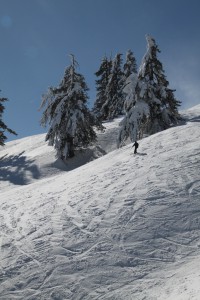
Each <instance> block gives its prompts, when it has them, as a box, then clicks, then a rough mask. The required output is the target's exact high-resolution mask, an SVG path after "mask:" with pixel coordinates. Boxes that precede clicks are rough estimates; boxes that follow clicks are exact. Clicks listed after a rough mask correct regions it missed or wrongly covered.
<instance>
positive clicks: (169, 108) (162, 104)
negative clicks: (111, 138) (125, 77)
mask: <svg viewBox="0 0 200 300" xmlns="http://www.w3.org/2000/svg"><path fill="white" fill-rule="evenodd" d="M146 39H147V52H146V54H145V56H144V58H143V60H142V64H141V66H140V70H139V74H138V79H137V82H136V80H135V78H134V77H132V78H130V83H129V85H128V86H127V87H126V88H125V93H126V102H125V110H126V116H125V118H124V120H123V121H122V123H121V125H122V127H121V130H120V134H119V141H118V145H119V146H120V145H122V144H123V143H124V140H126V139H127V138H128V137H129V138H130V139H131V140H132V141H134V140H136V139H138V138H141V137H142V135H143V134H144V133H145V134H148V135H149V134H153V133H156V132H159V131H162V130H164V129H167V128H169V127H170V126H172V125H175V124H177V123H178V121H179V120H180V115H179V113H178V106H180V101H178V100H176V99H175V97H174V93H173V92H174V90H172V89H169V87H168V86H169V82H168V81H167V79H166V76H165V74H164V70H163V66H162V63H161V62H160V61H159V60H158V58H157V53H159V52H160V50H159V49H158V46H157V45H156V42H155V40H154V39H153V38H152V37H150V36H149V35H147V36H146Z"/></svg>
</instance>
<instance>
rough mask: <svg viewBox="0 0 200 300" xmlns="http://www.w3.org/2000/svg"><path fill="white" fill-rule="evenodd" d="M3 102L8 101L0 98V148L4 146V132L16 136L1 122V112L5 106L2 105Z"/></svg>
mask: <svg viewBox="0 0 200 300" xmlns="http://www.w3.org/2000/svg"><path fill="white" fill-rule="evenodd" d="M5 101H8V99H7V98H0V146H4V145H5V141H6V139H7V137H6V136H5V131H7V132H9V133H12V134H14V135H17V133H16V132H15V131H13V130H12V129H10V128H8V126H7V125H6V124H5V123H4V122H3V120H2V117H3V112H4V109H5V106H4V105H3V103H4V102H5Z"/></svg>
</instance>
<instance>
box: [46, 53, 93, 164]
mask: <svg viewBox="0 0 200 300" xmlns="http://www.w3.org/2000/svg"><path fill="white" fill-rule="evenodd" d="M76 67H77V62H76V61H75V59H74V56H73V55H72V62H71V65H70V66H69V67H67V68H66V70H65V74H64V78H63V80H62V81H61V83H60V85H59V86H58V87H56V88H53V87H51V88H49V90H48V92H47V94H46V95H44V96H43V100H42V104H41V107H44V106H46V109H45V110H44V112H43V116H42V119H41V125H43V126H46V125H47V123H49V124H50V128H49V130H48V133H47V135H46V140H48V141H49V144H50V145H51V146H53V145H54V147H55V149H56V150H57V156H58V157H59V158H61V159H62V160H66V159H67V158H69V157H73V156H74V155H75V152H74V151H75V150H76V149H79V148H81V147H86V146H88V145H89V144H90V143H92V142H93V141H95V139H96V133H95V131H94V129H93V126H95V125H97V124H96V123H95V118H94V117H93V115H92V114H91V112H90V111H89V109H88V108H87V100H88V95H87V91H88V87H87V85H86V82H85V79H84V77H83V75H81V74H79V73H77V72H76Z"/></svg>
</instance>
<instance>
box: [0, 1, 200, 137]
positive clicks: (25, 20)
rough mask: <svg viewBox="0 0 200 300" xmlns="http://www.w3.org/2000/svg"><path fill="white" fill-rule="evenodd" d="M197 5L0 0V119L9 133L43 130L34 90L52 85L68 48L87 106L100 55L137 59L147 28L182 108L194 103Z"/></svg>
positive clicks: (199, 71) (199, 33)
mask: <svg viewBox="0 0 200 300" xmlns="http://www.w3.org/2000/svg"><path fill="white" fill-rule="evenodd" d="M199 11H200V1H199V0H0V39H1V40H0V89H1V91H2V92H1V97H3V96H4V97H7V98H8V99H9V102H7V103H6V110H5V113H4V122H5V123H6V124H7V125H8V126H9V127H10V128H12V129H13V130H16V131H17V133H18V137H17V138H21V137H24V136H29V135H34V134H38V133H42V132H45V130H44V129H42V128H41V127H40V125H39V121H40V118H41V112H39V111H38V108H39V106H40V103H41V96H42V94H44V93H45V92H46V91H47V89H48V87H49V86H57V85H58V84H59V82H60V80H61V79H62V76H63V74H64V70H65V68H66V67H67V66H68V65H69V63H70V59H69V56H68V54H70V53H73V54H74V55H75V56H76V59H77V61H78V62H79V65H80V69H79V72H80V73H82V74H83V75H84V76H85V78H86V82H87V84H88V86H89V88H90V92H89V96H90V106H91V105H92V103H93V102H94V98H95V76H94V72H96V71H97V69H98V67H99V64H100V60H101V58H102V56H104V54H107V55H110V54H112V55H113V56H114V55H115V54H116V53H117V52H120V53H123V54H124V57H125V53H126V51H127V50H128V49H132V50H133V52H134V54H135V56H136V59H137V63H138V65H140V63H141V59H142V57H143V55H144V54H145V51H146V40H145V34H147V33H148V34H150V35H152V36H153V37H154V38H155V40H156V42H157V44H158V45H159V48H160V50H161V53H160V55H159V59H160V61H161V62H162V63H163V67H164V70H165V72H166V76H167V79H168V80H169V83H170V87H171V88H174V89H176V94H175V95H176V97H177V98H178V99H180V100H181V101H182V108H188V107H191V106H193V105H195V104H198V103H200V89H199V81H200V58H199V57H200V55H199V49H200V29H199V28H200V18H199ZM8 138H9V140H12V139H15V137H14V136H12V135H8Z"/></svg>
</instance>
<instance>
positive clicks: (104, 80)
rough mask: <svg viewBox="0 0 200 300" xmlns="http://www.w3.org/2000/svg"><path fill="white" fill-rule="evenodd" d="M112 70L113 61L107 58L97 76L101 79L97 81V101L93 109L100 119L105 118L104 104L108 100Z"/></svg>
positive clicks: (104, 58) (104, 59)
mask: <svg viewBox="0 0 200 300" xmlns="http://www.w3.org/2000/svg"><path fill="white" fill-rule="evenodd" d="M111 69H112V60H111V59H108V58H107V57H106V56H104V57H103V59H102V62H101V65H100V67H99V70H98V71H97V72H96V73H95V75H96V76H97V77H98V78H99V79H97V80H96V91H97V94H96V100H95V103H94V107H93V113H94V114H95V116H96V117H97V118H99V119H102V118H104V115H105V112H104V109H103V107H104V104H105V102H106V99H107V95H106V89H107V85H108V81H109V76H110V74H111Z"/></svg>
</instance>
